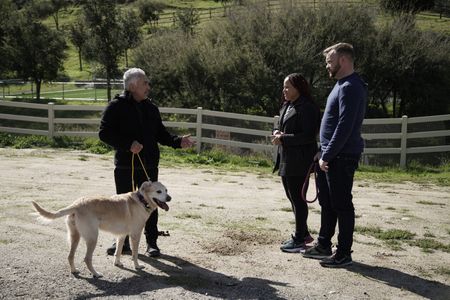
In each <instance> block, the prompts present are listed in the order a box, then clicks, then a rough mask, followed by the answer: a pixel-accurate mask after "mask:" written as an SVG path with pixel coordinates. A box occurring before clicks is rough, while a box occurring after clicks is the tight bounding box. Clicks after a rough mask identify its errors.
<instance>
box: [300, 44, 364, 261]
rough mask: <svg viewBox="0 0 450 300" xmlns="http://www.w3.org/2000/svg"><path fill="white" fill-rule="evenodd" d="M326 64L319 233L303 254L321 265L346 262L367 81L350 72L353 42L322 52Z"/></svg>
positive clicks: (318, 178)
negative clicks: (330, 81) (328, 83)
mask: <svg viewBox="0 0 450 300" xmlns="http://www.w3.org/2000/svg"><path fill="white" fill-rule="evenodd" d="M323 54H324V56H325V58H326V68H327V71H328V73H329V75H330V77H331V78H334V79H336V80H337V82H336V84H335V86H334V88H333V90H332V91H331V93H330V95H329V96H328V99H327V104H326V107H325V111H324V115H323V118H322V123H321V125H320V147H321V154H320V159H319V167H320V169H319V170H318V174H317V184H318V187H319V191H320V192H319V203H320V206H321V224H320V232H319V237H318V241H317V243H316V245H315V246H314V247H313V248H310V249H308V250H306V251H305V253H304V257H308V258H316V259H321V261H320V264H321V265H322V266H323V267H343V266H347V265H350V264H352V257H351V253H352V250H351V247H352V244H353V231H354V227H355V209H354V206H353V202H352V198H353V196H352V187H353V176H354V174H355V171H356V169H357V168H358V161H359V158H360V156H361V153H362V151H363V149H364V141H363V139H362V137H361V127H362V122H363V120H364V114H365V108H366V103H367V84H366V83H365V82H364V81H363V80H362V79H361V78H360V77H359V75H358V74H357V73H355V71H354V66H353V63H354V51H353V46H352V45H350V44H347V43H338V44H336V45H333V46H331V47H328V48H327V49H325V50H324V51H323ZM336 224H338V226H339V234H338V245H337V250H336V252H335V253H334V254H332V251H331V245H332V244H331V238H332V237H333V235H334V233H335V228H336Z"/></svg>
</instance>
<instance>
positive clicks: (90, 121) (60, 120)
mask: <svg viewBox="0 0 450 300" xmlns="http://www.w3.org/2000/svg"><path fill="white" fill-rule="evenodd" d="M54 123H55V124H81V125H87V124H97V125H100V119H80V118H78V119H77V118H55V120H54Z"/></svg>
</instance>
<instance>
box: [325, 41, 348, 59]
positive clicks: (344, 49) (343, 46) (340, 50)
mask: <svg viewBox="0 0 450 300" xmlns="http://www.w3.org/2000/svg"><path fill="white" fill-rule="evenodd" d="M332 51H336V53H337V54H338V55H339V56H341V55H345V56H347V57H348V58H350V60H351V61H354V60H355V51H354V50H353V46H352V45H351V44H349V43H337V44H335V45H333V46H330V47H328V48H326V49H325V50H323V55H324V56H327V55H328V53H330V52H332Z"/></svg>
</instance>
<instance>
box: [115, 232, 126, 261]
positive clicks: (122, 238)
mask: <svg viewBox="0 0 450 300" xmlns="http://www.w3.org/2000/svg"><path fill="white" fill-rule="evenodd" d="M125 238H126V235H124V236H120V237H117V241H116V252H115V253H114V265H115V266H118V267H122V266H123V264H122V263H121V262H120V256H121V255H122V248H123V244H124V242H125Z"/></svg>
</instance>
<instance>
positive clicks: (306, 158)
mask: <svg viewBox="0 0 450 300" xmlns="http://www.w3.org/2000/svg"><path fill="white" fill-rule="evenodd" d="M288 104H289V102H287V101H286V102H285V103H284V104H283V106H282V107H281V109H280V119H279V123H278V130H280V131H282V132H284V136H283V137H282V138H281V142H282V145H280V146H278V154H277V160H276V163H275V168H274V172H275V171H276V170H278V174H279V175H280V176H306V175H307V174H306V173H307V170H308V168H309V166H310V165H311V163H312V162H313V158H314V155H315V154H316V153H317V150H318V148H317V141H316V137H317V134H318V131H319V124H320V110H319V108H318V106H317V105H316V104H314V103H313V102H312V101H310V100H308V99H306V98H303V97H300V98H299V99H297V100H296V101H294V102H293V108H292V109H291V110H290V111H289V113H288V115H287V116H286V117H284V114H285V113H286V110H287V107H288ZM283 119H284V122H283Z"/></svg>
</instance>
